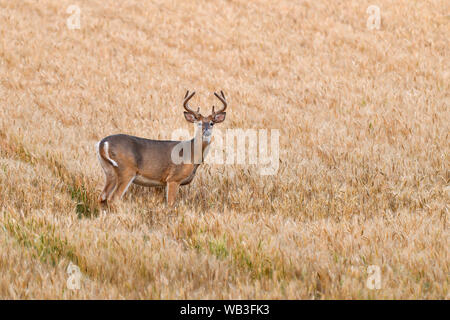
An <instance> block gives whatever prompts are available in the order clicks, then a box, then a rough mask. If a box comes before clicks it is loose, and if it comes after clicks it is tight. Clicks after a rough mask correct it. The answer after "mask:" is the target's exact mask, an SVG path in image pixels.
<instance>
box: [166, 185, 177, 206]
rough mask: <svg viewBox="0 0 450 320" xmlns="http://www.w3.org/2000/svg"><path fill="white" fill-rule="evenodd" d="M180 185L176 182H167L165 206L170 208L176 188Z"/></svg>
mask: <svg viewBox="0 0 450 320" xmlns="http://www.w3.org/2000/svg"><path fill="white" fill-rule="evenodd" d="M179 186H180V184H179V183H178V182H167V187H166V198H167V204H168V205H169V206H170V207H172V206H173V204H174V203H175V199H176V197H177V192H178V187H179Z"/></svg>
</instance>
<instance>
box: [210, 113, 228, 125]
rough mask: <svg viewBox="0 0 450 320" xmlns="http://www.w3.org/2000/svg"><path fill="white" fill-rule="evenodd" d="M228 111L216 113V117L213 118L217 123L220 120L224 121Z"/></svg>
mask: <svg viewBox="0 0 450 320" xmlns="http://www.w3.org/2000/svg"><path fill="white" fill-rule="evenodd" d="M226 114H227V113H226V112H220V113H218V114H215V115H214V118H213V121H214V122H215V123H220V122H222V121H223V120H225V115H226Z"/></svg>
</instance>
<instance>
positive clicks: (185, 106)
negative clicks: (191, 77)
mask: <svg viewBox="0 0 450 320" xmlns="http://www.w3.org/2000/svg"><path fill="white" fill-rule="evenodd" d="M194 94H195V91H193V92H192V93H191V94H189V90H188V91H187V92H186V95H185V96H184V102H183V107H184V109H186V111H187V112H189V113H192V114H193V115H194V116H195V117H196V118H198V116H199V115H200V113H199V112H200V108H198V110H197V112H195V111H194V110H192V109H191V108H190V107H189V106H188V102H189V100H191V98H192V97H193V96H194Z"/></svg>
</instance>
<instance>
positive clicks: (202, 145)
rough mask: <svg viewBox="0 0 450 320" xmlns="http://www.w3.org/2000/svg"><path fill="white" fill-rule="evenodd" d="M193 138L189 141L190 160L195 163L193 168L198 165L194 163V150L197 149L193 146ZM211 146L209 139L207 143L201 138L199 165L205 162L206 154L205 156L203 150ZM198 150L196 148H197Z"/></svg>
mask: <svg viewBox="0 0 450 320" xmlns="http://www.w3.org/2000/svg"><path fill="white" fill-rule="evenodd" d="M195 143H196V142H195V138H193V139H192V140H191V158H192V163H195V166H198V165H200V163H198V162H197V163H196V162H195V148H196V147H197V146H196V145H195ZM197 143H199V142H197ZM210 144H211V139H210V140H209V141H205V140H203V138H202V142H201V153H202V154H201V156H202V158H201V163H203V161H204V160H205V158H206V154H205V150H206V149H207V148H208V147H209V145H210ZM197 148H198V147H197Z"/></svg>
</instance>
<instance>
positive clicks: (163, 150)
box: [97, 91, 227, 206]
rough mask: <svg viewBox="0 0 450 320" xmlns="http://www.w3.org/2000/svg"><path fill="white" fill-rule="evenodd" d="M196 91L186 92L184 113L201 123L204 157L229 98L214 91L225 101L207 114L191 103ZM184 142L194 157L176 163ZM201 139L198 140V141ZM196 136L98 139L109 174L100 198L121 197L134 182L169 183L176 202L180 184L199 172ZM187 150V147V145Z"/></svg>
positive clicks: (169, 199) (169, 198)
mask: <svg viewBox="0 0 450 320" xmlns="http://www.w3.org/2000/svg"><path fill="white" fill-rule="evenodd" d="M194 94H195V92H192V93H191V94H189V91H187V92H186V95H185V97H184V102H183V107H184V109H186V111H185V112H184V117H185V118H186V120H187V121H189V122H192V123H195V122H196V123H199V124H200V123H201V127H202V141H201V157H202V159H201V160H203V155H204V151H205V149H206V148H207V147H208V146H209V144H210V142H211V134H212V127H213V125H214V124H216V123H220V122H222V121H224V120H225V115H226V113H225V110H226V108H227V102H226V99H225V95H224V94H223V92H222V91H221V92H220V95H219V94H217V93H216V92H214V95H215V96H216V97H217V98H218V99H219V100H220V101H221V102H222V103H223V108H222V109H220V110H219V111H217V112H216V111H214V106H213V107H212V114H211V115H209V116H207V117H204V116H202V115H201V114H200V112H199V111H200V108H199V109H198V110H197V111H194V110H192V109H191V108H190V107H189V106H188V101H189V100H190V99H191V98H192V97H193V96H194ZM180 143H185V146H186V144H187V146H188V149H189V151H191V152H190V153H189V154H190V155H192V156H191V159H189V160H190V161H183V163H179V164H176V163H175V162H174V161H173V157H172V153H173V151H174V148H176V147H177V146H179V144H180ZM196 143H198V142H196ZM196 143H195V137H194V138H193V139H191V140H189V141H184V142H183V141H167V140H149V139H144V138H139V137H134V136H129V135H126V134H116V135H111V136H108V137H106V138H104V139H102V140H101V141H100V142H98V143H97V152H98V158H99V160H100V164H101V166H102V168H103V171H104V172H105V175H106V184H105V187H104V189H103V191H102V193H101V195H100V198H99V201H100V202H101V203H102V204H103V205H105V204H107V202H108V201H113V200H114V199H115V198H117V197H119V196H120V197H122V196H123V195H124V194H125V192H126V191H127V189H128V187H129V186H130V185H131V184H132V183H135V184H138V185H141V186H148V187H151V186H165V187H166V198H167V203H168V204H169V205H170V206H172V205H173V204H174V202H175V198H176V194H177V191H178V187H179V186H180V185H186V184H189V183H190V182H191V181H192V179H193V178H194V176H195V173H196V171H197V168H198V166H199V165H200V163H198V161H194V160H195V159H194V156H195V154H196V152H195V150H194V148H195V145H196ZM184 150H186V149H184Z"/></svg>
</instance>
